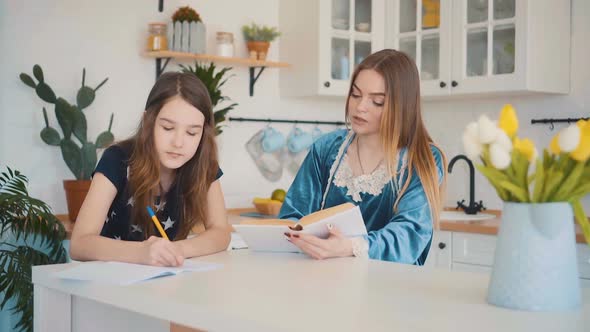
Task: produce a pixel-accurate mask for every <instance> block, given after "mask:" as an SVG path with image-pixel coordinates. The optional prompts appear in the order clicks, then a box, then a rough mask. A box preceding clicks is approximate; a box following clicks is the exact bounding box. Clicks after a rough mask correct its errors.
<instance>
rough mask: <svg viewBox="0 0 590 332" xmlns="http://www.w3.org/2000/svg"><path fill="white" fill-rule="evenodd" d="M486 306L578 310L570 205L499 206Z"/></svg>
mask: <svg viewBox="0 0 590 332" xmlns="http://www.w3.org/2000/svg"><path fill="white" fill-rule="evenodd" d="M487 300H488V302H489V303H491V304H494V305H497V306H501V307H505V308H510V309H519V310H535V311H561V310H571V309H576V308H579V307H580V303H581V298H580V280H579V279H578V266H577V257H576V243H575V233H574V216H573V213H572V208H571V206H570V204H569V203H566V202H556V203H539V204H527V203H509V202H508V203H505V204H504V208H503V211H502V223H501V224H500V232H499V234H498V242H497V246H496V252H495V254H494V266H493V268H492V275H491V279H490V285H489V287H488V297H487Z"/></svg>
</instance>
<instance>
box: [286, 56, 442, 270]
mask: <svg viewBox="0 0 590 332" xmlns="http://www.w3.org/2000/svg"><path fill="white" fill-rule="evenodd" d="M351 82H352V83H351V85H350V89H349V93H348V99H347V101H346V121H347V123H348V124H350V127H351V130H339V131H335V132H333V133H330V134H327V135H324V136H323V137H322V138H320V139H319V140H318V141H317V142H316V143H315V144H314V145H313V146H312V147H311V149H310V152H309V154H308V156H307V158H306V159H305V161H304V162H303V164H302V166H301V169H300V170H299V172H298V174H297V176H296V177H295V180H294V182H293V184H292V186H291V188H290V189H289V192H288V193H287V197H286V198H285V201H284V203H283V206H282V208H281V212H280V214H279V217H280V218H288V219H299V218H301V217H303V216H305V215H307V214H309V213H312V212H315V211H317V210H321V209H324V208H328V207H331V206H335V205H339V204H342V203H346V202H352V203H354V204H355V205H358V206H359V207H360V210H361V213H362V215H363V219H364V221H365V225H366V227H367V232H368V235H367V236H364V237H359V238H346V237H344V236H342V235H341V234H340V232H339V231H338V230H337V229H336V228H331V229H330V236H329V237H328V238H327V239H320V238H317V237H315V236H312V235H307V234H301V233H297V232H289V233H286V235H287V236H288V237H289V240H290V241H291V242H292V243H293V244H295V245H296V246H298V247H299V248H300V249H301V250H302V251H303V252H305V253H307V254H309V255H310V256H312V257H314V258H317V259H323V258H328V257H343V256H353V255H354V256H359V257H363V256H364V257H366V256H367V255H368V256H369V257H370V258H373V259H379V260H386V261H395V262H402V263H409V264H416V265H423V264H424V262H425V261H426V256H427V255H428V251H429V249H430V243H431V241H432V231H433V225H437V223H438V214H439V210H440V209H441V205H442V193H443V189H442V188H443V187H444V179H445V170H444V165H446V161H445V157H444V154H443V153H442V151H441V150H440V149H439V148H437V147H436V145H435V144H434V143H433V141H432V139H431V138H430V135H429V134H428V132H427V130H426V127H425V126H424V122H423V120H422V113H421V110H420V78H419V75H418V70H417V68H416V65H415V63H414V61H413V60H412V59H411V58H410V57H408V56H407V55H406V54H404V53H402V52H398V51H395V50H382V51H379V52H376V53H374V54H371V55H370V56H368V57H367V58H366V59H365V60H363V61H362V62H361V63H360V64H359V66H358V67H357V68H356V70H355V72H354V73H353V76H352V80H351Z"/></svg>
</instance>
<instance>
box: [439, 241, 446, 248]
mask: <svg viewBox="0 0 590 332" xmlns="http://www.w3.org/2000/svg"><path fill="white" fill-rule="evenodd" d="M446 247H447V245H446V244H445V243H444V242H439V243H438V249H444V248H446Z"/></svg>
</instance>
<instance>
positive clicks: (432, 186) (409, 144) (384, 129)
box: [346, 49, 447, 228]
mask: <svg viewBox="0 0 590 332" xmlns="http://www.w3.org/2000/svg"><path fill="white" fill-rule="evenodd" d="M365 69H372V70H374V71H376V72H377V73H379V74H380V75H381V76H382V77H383V80H384V81H385V103H384V111H383V114H382V116H381V125H380V130H379V135H380V137H381V144H382V146H383V150H384V151H385V158H386V160H387V168H388V171H389V173H390V174H391V176H392V177H395V176H396V175H397V174H396V173H397V165H398V157H399V151H400V149H402V148H403V147H406V148H407V169H408V177H407V180H406V181H405V182H404V184H403V185H402V188H401V190H400V192H399V195H398V197H397V199H396V201H395V203H394V205H393V209H394V211H397V205H398V203H399V200H400V198H401V197H402V195H403V194H404V193H405V191H406V190H407V188H408V186H409V184H410V181H411V179H412V170H414V169H415V170H416V174H417V175H418V178H419V179H420V181H421V182H422V186H423V187H424V192H425V193H426V198H427V199H428V203H429V205H430V212H431V215H432V219H433V222H434V226H435V227H436V228H438V223H439V212H440V210H441V208H442V204H443V203H442V201H443V196H444V189H445V186H446V167H445V165H446V164H447V162H446V157H445V155H444V153H443V152H442V150H441V149H440V148H438V146H436V144H434V142H433V141H432V138H431V137H430V135H429V134H428V131H427V130H426V126H425V125H424V122H423V120H422V112H421V105H420V77H419V76H418V69H417V68H416V64H415V63H414V61H413V60H412V59H411V58H410V57H409V56H407V55H406V54H405V53H403V52H399V51H396V50H391V49H385V50H381V51H379V52H376V53H373V54H371V55H369V56H368V57H367V58H365V59H364V60H363V61H362V62H361V63H360V64H359V65H358V66H357V68H356V69H355V71H354V73H353V74H352V79H351V84H350V89H349V91H348V98H347V100H346V120H347V122H349V114H348V101H349V99H350V95H351V93H352V84H353V83H354V82H355V80H356V78H357V76H358V74H359V72H360V71H361V70H365ZM431 146H436V147H437V148H438V149H439V150H440V152H441V156H442V162H443V169H444V170H443V179H442V184H441V185H440V186H439V184H438V181H439V178H438V171H437V166H436V162H435V160H434V156H433V154H432V150H431Z"/></svg>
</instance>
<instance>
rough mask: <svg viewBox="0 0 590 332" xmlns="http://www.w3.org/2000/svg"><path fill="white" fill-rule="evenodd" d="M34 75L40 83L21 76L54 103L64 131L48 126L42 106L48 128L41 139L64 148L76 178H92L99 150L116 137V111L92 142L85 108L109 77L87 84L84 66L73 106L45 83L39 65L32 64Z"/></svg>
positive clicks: (25, 75)
mask: <svg viewBox="0 0 590 332" xmlns="http://www.w3.org/2000/svg"><path fill="white" fill-rule="evenodd" d="M33 76H35V78H36V79H37V81H38V83H35V81H34V80H33V78H31V76H29V75H27V74H25V73H21V74H20V79H21V81H23V83H25V84H26V85H28V86H30V87H31V88H33V89H35V92H36V93H37V95H38V96H39V98H41V99H42V100H43V101H45V102H47V103H50V104H54V105H55V117H56V118H57V123H58V124H59V126H60V127H61V131H62V135H60V133H59V132H58V131H57V130H56V129H55V128H53V127H51V126H49V119H48V117H47V110H46V109H45V107H43V118H44V119H45V128H43V129H42V130H41V139H42V140H43V142H45V143H47V144H48V145H53V146H59V147H60V148H61V154H62V157H63V159H64V161H65V162H66V165H68V168H69V169H70V170H71V171H72V173H74V176H75V177H76V179H77V180H89V179H90V175H91V174H92V171H93V170H94V167H95V166H96V160H97V158H96V149H101V148H106V147H107V146H109V145H110V144H111V143H112V142H113V141H114V139H115V138H114V136H113V133H112V132H111V127H112V126H113V114H111V119H110V121H109V127H108V129H107V130H106V131H104V132H102V133H101V134H100V135H98V137H97V138H96V142H95V143H92V142H90V141H88V138H87V129H88V124H87V122H86V116H85V115H84V113H83V112H82V111H83V110H84V109H85V108H87V107H88V106H90V105H91V104H92V102H93V101H94V98H95V97H96V91H97V90H98V89H100V87H102V86H103V85H104V84H105V83H106V82H107V80H108V78H105V79H104V80H103V81H102V82H101V83H100V84H99V85H98V86H97V87H96V88H94V89H93V88H91V87H88V86H86V84H85V80H86V69H83V70H82V86H81V87H80V89H79V90H78V94H77V95H76V104H77V105H72V104H70V103H68V102H67V101H66V100H65V99H64V98H61V97H57V96H56V95H55V93H54V92H53V89H51V87H50V86H49V85H48V84H47V83H45V78H44V76H43V70H42V69H41V67H40V66H39V65H35V66H33ZM74 138H76V140H74Z"/></svg>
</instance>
